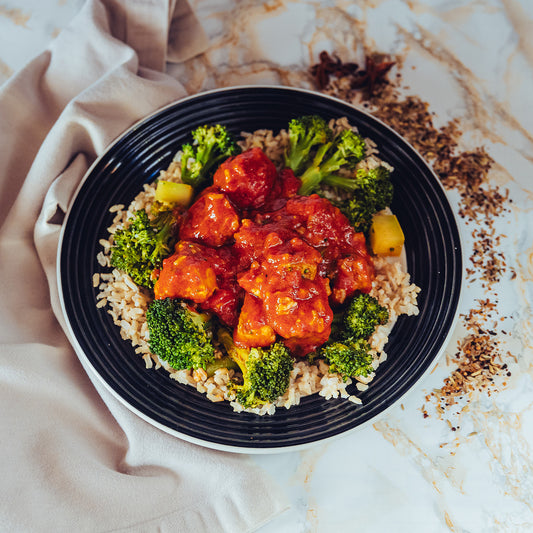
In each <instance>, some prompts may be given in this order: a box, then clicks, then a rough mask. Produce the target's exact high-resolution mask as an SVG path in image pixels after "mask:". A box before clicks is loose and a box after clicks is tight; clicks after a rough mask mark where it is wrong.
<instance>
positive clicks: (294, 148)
mask: <svg viewBox="0 0 533 533" xmlns="http://www.w3.org/2000/svg"><path fill="white" fill-rule="evenodd" d="M288 133H289V146H288V148H287V150H286V152H285V166H286V167H288V168H290V169H292V171H293V172H294V174H295V175H297V176H298V175H300V174H301V173H302V172H303V170H304V169H305V168H306V167H307V166H308V163H309V162H310V160H311V159H312V158H313V156H314V153H313V150H315V149H316V148H317V147H319V146H321V145H323V144H325V143H327V142H329V141H331V139H332V137H333V131H332V130H331V128H330V127H329V126H328V123H327V122H326V121H325V120H324V119H323V118H322V117H320V116H318V115H305V116H302V117H298V118H293V119H292V120H291V121H290V122H289V128H288Z"/></svg>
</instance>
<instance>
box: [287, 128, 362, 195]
mask: <svg viewBox="0 0 533 533" xmlns="http://www.w3.org/2000/svg"><path fill="white" fill-rule="evenodd" d="M364 155H365V141H364V140H363V138H362V137H361V136H360V135H358V134H357V133H355V132H354V131H352V130H343V131H341V132H340V133H338V134H337V135H335V136H334V137H333V138H332V139H330V140H328V141H327V142H325V143H324V144H321V145H320V146H318V147H317V149H316V152H314V154H312V155H311V156H309V157H307V158H304V159H303V161H304V162H305V165H301V166H303V170H302V171H300V172H295V174H296V175H297V176H298V177H299V178H300V180H301V181H302V184H301V186H300V189H299V190H298V194H302V195H306V194H311V193H312V192H313V191H315V190H317V189H318V188H319V187H320V186H321V185H327V184H328V180H329V179H331V178H332V177H333V176H335V175H336V174H337V173H338V172H339V171H343V170H350V169H353V168H354V167H355V165H356V164H357V163H358V162H359V161H361V159H363V157H364ZM287 157H288V158H290V157H291V151H290V150H289V152H288V155H287Z"/></svg>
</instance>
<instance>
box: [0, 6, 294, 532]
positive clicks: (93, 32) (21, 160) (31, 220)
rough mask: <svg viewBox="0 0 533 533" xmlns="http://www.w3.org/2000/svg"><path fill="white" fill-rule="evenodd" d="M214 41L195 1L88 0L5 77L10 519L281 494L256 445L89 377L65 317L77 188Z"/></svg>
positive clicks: (39, 526)
mask: <svg viewBox="0 0 533 533" xmlns="http://www.w3.org/2000/svg"><path fill="white" fill-rule="evenodd" d="M169 36H170V40H171V42H170V46H169V47H168V48H167V44H168V43H167V38H168V37H169ZM205 45H206V39H205V35H204V34H203V32H202V30H201V28H200V27H199V25H198V22H197V21H196V19H195V18H194V15H193V13H192V12H191V10H190V8H189V6H188V4H187V3H186V2H179V3H178V4H177V5H175V3H174V2H170V3H169V2H168V1H167V2H165V1H162V0H161V1H158V0H151V1H149V0H146V1H141V0H134V1H132V0H127V1H126V0H100V1H99V0H89V1H88V2H87V3H86V4H85V5H84V7H83V9H82V10H81V12H80V13H79V14H78V16H77V17H76V18H75V19H74V20H73V21H72V23H71V24H70V25H69V26H68V27H67V28H66V29H65V30H64V31H63V32H62V33H61V34H60V36H59V37H58V38H57V39H56V40H55V41H54V42H53V43H52V44H51V46H50V48H49V49H48V50H46V51H45V52H44V53H43V54H42V55H40V56H39V57H37V58H36V59H35V60H34V61H33V62H32V63H30V64H29V65H28V66H27V67H26V68H24V69H23V70H22V71H21V72H20V73H19V74H17V75H16V76H14V77H13V78H12V79H11V80H10V81H9V82H8V83H7V84H5V85H4V86H3V87H2V88H1V89H0V207H1V210H0V224H1V228H0V287H1V293H0V294H1V305H0V416H1V418H0V420H1V423H2V427H1V431H0V442H1V473H2V474H1V482H0V487H1V492H0V529H2V530H3V531H24V532H27V531H54V532H57V531H69V532H70V531H173V532H189V531H190V532H203V531H206V532H207V531H209V532H211V531H212V532H240V531H253V530H254V529H256V528H257V527H259V526H260V525H262V524H263V523H265V522H266V521H268V520H269V519H270V518H272V517H273V516H275V515H276V514H278V513H279V512H281V511H282V510H283V509H284V507H285V500H284V498H282V497H280V496H278V490H277V487H276V485H274V484H273V482H272V481H271V480H270V479H269V478H268V476H267V475H266V474H265V473H264V472H262V471H261V470H259V469H258V468H257V467H256V466H255V465H254V464H253V462H252V461H251V460H250V458H249V457H246V456H240V455H236V454H229V453H223V452H216V451H212V450H208V449H206V448H202V447H199V446H195V445H192V444H189V443H186V442H183V441H180V440H179V439H176V438H174V437H171V436H169V435H167V434H166V433H164V432H162V431H159V430H157V429H155V428H153V427H152V426H150V425H149V424H148V423H146V422H144V421H143V420H141V419H140V418H138V417H137V416H136V415H134V414H132V413H130V411H129V410H127V409H126V408H125V407H123V406H122V404H121V403H120V402H118V401H117V400H116V399H115V398H114V397H112V396H111V395H110V394H109V393H108V392H107V390H105V389H104V388H103V387H102V386H101V385H100V384H99V383H98V381H97V380H96V379H95V381H94V383H92V382H91V380H90V379H89V377H88V375H87V374H86V373H85V372H84V370H83V368H82V366H81V364H80V362H79V360H78V359H77V357H76V355H75V354H74V352H73V349H72V347H71V346H70V344H69V342H68V340H67V338H66V336H65V333H64V332H63V331H62V329H61V327H60V324H63V325H64V321H63V318H62V316H61V311H60V308H59V305H58V293H57V284H56V281H55V279H56V271H55V269H56V253H57V244H58V237H59V232H60V224H61V221H62V218H63V214H64V212H65V211H66V210H67V207H68V203H69V201H70V200H71V197H72V193H73V191H74V190H75V189H76V187H77V186H78V184H79V182H80V180H81V178H82V176H83V174H84V172H85V171H86V169H87V168H88V166H89V165H90V163H91V162H92V161H93V160H94V158H95V157H96V156H97V155H99V154H101V153H102V152H103V151H104V150H105V147H106V146H107V145H108V143H109V142H110V141H112V140H113V139H114V138H115V137H116V136H117V135H118V134H119V133H121V132H122V131H123V130H124V129H126V128H127V127H128V126H130V125H131V124H132V123H133V122H135V121H136V120H138V119H139V118H141V117H142V116H143V115H145V114H147V113H149V112H151V111H153V110H155V109H157V108H158V107H161V106H162V105H164V104H166V103H168V102H170V101H173V100H175V99H178V98H180V97H182V96H183V95H184V94H185V91H184V89H183V87H182V86H181V85H180V84H179V83H178V82H177V81H176V80H174V79H172V78H171V77H169V76H167V75H165V74H163V73H162V71H163V69H164V67H165V62H166V60H167V59H174V60H185V59H187V58H188V57H191V56H192V55H194V54H195V53H198V52H199V51H201V50H202V49H203V48H204V47H205ZM87 305H92V303H91V302H87ZM54 313H55V314H54ZM96 389H98V393H99V394H98V393H97V391H96Z"/></svg>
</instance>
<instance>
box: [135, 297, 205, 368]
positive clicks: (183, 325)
mask: <svg viewBox="0 0 533 533" xmlns="http://www.w3.org/2000/svg"><path fill="white" fill-rule="evenodd" d="M209 319H210V317H209V316H208V315H207V314H203V313H198V312H196V311H194V310H193V309H191V308H189V307H187V306H185V305H184V304H183V303H182V302H181V301H180V300H177V299H174V298H165V299H162V300H154V301H153V302H152V303H151V304H150V306H149V307H148V310H147V311H146V322H147V325H148V332H149V334H150V341H149V344H150V350H151V351H152V353H154V354H155V355H157V356H158V357H159V358H160V359H163V360H165V361H167V362H168V364H169V365H170V366H171V367H172V368H175V369H176V370H183V369H197V368H204V369H205V368H206V366H207V365H208V364H209V363H211V362H212V361H214V359H215V349H214V346H213V341H212V331H211V323H210V320H209Z"/></svg>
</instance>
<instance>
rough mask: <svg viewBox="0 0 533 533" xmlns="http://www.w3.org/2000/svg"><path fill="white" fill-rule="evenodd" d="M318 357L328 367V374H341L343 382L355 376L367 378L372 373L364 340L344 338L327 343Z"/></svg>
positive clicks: (370, 359)
mask: <svg viewBox="0 0 533 533" xmlns="http://www.w3.org/2000/svg"><path fill="white" fill-rule="evenodd" d="M320 355H321V356H322V357H323V358H324V360H325V361H326V363H327V364H328V365H329V370H330V372H332V373H333V372H335V373H338V374H341V375H342V377H343V378H344V380H346V379H347V378H349V377H355V376H368V374H370V373H372V372H373V371H374V369H373V367H372V354H371V353H370V345H369V344H368V341H366V340H365V339H355V338H346V339H344V340H339V341H331V342H327V343H326V344H324V345H323V346H322V347H321V348H320Z"/></svg>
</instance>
